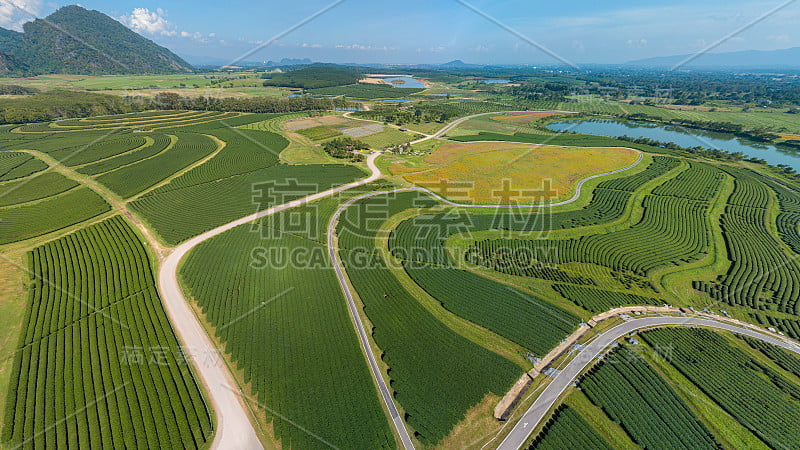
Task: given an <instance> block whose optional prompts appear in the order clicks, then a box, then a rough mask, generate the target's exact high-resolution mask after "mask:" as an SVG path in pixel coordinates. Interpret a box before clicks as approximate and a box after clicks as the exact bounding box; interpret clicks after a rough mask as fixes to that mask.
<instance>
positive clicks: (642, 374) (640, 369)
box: [580, 347, 717, 450]
mask: <svg viewBox="0 0 800 450" xmlns="http://www.w3.org/2000/svg"><path fill="white" fill-rule="evenodd" d="M664 348H667V347H664ZM580 387H581V390H582V391H583V392H585V393H586V395H587V396H588V397H589V399H591V400H592V402H593V403H594V404H596V405H597V406H599V407H600V408H602V409H603V411H604V412H605V413H606V414H608V416H609V418H611V420H613V421H615V422H617V423H619V424H620V425H622V427H623V428H624V429H625V431H627V432H628V434H629V435H630V436H631V438H632V439H633V440H634V441H635V442H636V443H637V444H639V445H641V446H642V447H643V448H663V449H670V448H672V449H674V448H684V449H687V450H689V449H698V448H708V449H713V448H717V443H716V441H715V439H714V437H713V436H712V435H711V433H710V432H709V431H708V429H707V428H706V427H705V426H704V425H703V424H702V422H700V421H699V420H698V418H697V416H695V414H694V413H693V412H692V410H691V409H689V406H688V405H687V404H686V403H685V402H684V401H683V399H681V398H680V396H679V395H678V394H677V393H676V392H675V391H674V390H673V389H672V388H671V387H670V386H669V384H667V382H666V381H665V380H664V379H662V378H661V376H659V375H658V373H656V371H655V370H653V368H652V367H650V365H649V364H648V363H647V362H646V361H644V359H642V358H641V357H640V356H639V355H637V354H636V353H635V352H633V351H632V350H630V349H629V348H627V347H621V348H620V349H618V350H617V351H615V352H614V353H612V354H610V355H608V356H607V357H606V358H605V360H604V361H603V362H602V363H601V364H600V365H599V366H595V367H594V368H593V369H592V370H590V371H589V372H588V373H587V374H586V375H584V377H583V378H582V379H581V382H580Z"/></svg>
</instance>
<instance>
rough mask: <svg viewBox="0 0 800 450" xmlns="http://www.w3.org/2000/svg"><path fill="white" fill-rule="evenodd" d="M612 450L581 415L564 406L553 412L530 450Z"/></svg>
mask: <svg viewBox="0 0 800 450" xmlns="http://www.w3.org/2000/svg"><path fill="white" fill-rule="evenodd" d="M565 448H579V449H581V450H611V449H612V448H613V447H611V445H610V444H609V443H608V442H607V441H606V440H605V439H604V438H603V436H601V435H600V434H599V433H598V432H597V431H596V430H595V429H594V428H592V426H591V425H589V423H588V422H587V421H586V419H584V418H583V417H581V415H580V413H578V412H577V411H575V410H574V409H572V408H570V407H569V406H566V405H563V406H561V407H559V408H558V409H556V410H555V411H554V412H553V415H552V416H551V417H550V419H549V420H548V421H547V423H546V424H545V426H544V428H543V429H542V431H540V432H539V434H538V435H537V436H536V437H535V438H534V439H533V441H532V442H531V445H530V446H529V447H528V450H561V449H565Z"/></svg>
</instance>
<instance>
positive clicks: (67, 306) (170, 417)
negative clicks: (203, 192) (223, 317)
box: [2, 203, 212, 448]
mask: <svg viewBox="0 0 800 450" xmlns="http://www.w3.org/2000/svg"><path fill="white" fill-rule="evenodd" d="M76 204H78V203H76ZM29 267H30V269H31V273H32V278H31V280H30V281H29V283H30V287H29V289H30V290H29V294H28V304H27V312H26V315H25V321H24V323H23V327H22V332H21V335H20V340H19V343H18V344H17V348H16V352H15V355H14V365H13V373H12V375H11V381H10V386H9V392H8V393H7V399H8V400H7V402H6V410H5V420H4V424H5V426H4V429H3V434H2V441H3V443H4V444H5V445H9V446H11V447H24V448H50V447H64V446H69V447H81V448H90V447H91V448H94V447H97V448H100V447H104V448H123V447H126V448H142V447H148V446H153V445H156V446H158V447H160V448H203V447H205V446H206V442H207V441H208V440H209V439H210V437H211V434H212V423H211V417H210V414H209V411H208V408H207V406H206V404H205V402H204V400H203V398H202V395H201V392H200V389H199V387H198V386H197V384H196V383H195V381H194V378H193V376H192V373H191V371H190V370H189V367H188V365H187V363H186V362H185V361H182V359H181V356H180V355H181V354H182V353H181V350H180V348H179V346H178V341H177V339H176V337H175V335H174V333H173V332H172V329H171V327H170V324H169V322H168V321H167V317H166V314H165V312H164V310H163V307H162V305H161V301H160V299H159V297H158V293H157V291H156V287H155V280H154V278H153V270H152V268H151V266H150V260H149V257H148V255H147V252H146V250H145V248H144V246H143V245H142V244H141V243H140V238H139V237H138V236H137V235H136V234H135V233H134V232H133V231H132V229H131V228H130V227H129V226H128V225H127V224H126V222H125V221H124V219H122V218H121V217H120V216H116V217H114V218H111V219H108V220H106V221H104V222H101V223H99V224H97V225H94V226H91V227H89V228H84V229H82V230H80V231H77V232H75V233H73V234H70V235H67V236H66V237H63V238H61V239H58V240H56V241H53V242H50V243H48V244H46V245H44V246H41V247H37V248H36V249H34V250H33V251H32V252H31V253H30V255H29Z"/></svg>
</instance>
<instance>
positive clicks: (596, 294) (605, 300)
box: [553, 283, 663, 313]
mask: <svg viewBox="0 0 800 450" xmlns="http://www.w3.org/2000/svg"><path fill="white" fill-rule="evenodd" d="M553 289H555V290H556V291H558V293H559V294H561V295H562V296H564V298H566V299H567V300H569V301H571V302H572V303H575V304H576V305H578V306H580V307H581V308H583V309H585V310H587V311H591V312H593V313H600V312H604V311H608V310H610V309H614V308H619V307H620V306H631V305H658V304H661V303H663V302H661V301H659V300H658V299H655V298H651V297H642V296H641V295H634V294H628V293H626V292H614V291H606V290H603V289H595V288H590V287H585V286H574V285H569V284H557V283H556V284H553Z"/></svg>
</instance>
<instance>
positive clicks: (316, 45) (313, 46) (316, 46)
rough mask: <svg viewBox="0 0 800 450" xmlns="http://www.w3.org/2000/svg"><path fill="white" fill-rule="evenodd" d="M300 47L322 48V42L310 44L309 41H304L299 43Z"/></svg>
mask: <svg viewBox="0 0 800 450" xmlns="http://www.w3.org/2000/svg"><path fill="white" fill-rule="evenodd" d="M299 47H302V48H322V44H309V43H306V42H303V43H302V44H300V45H299Z"/></svg>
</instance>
